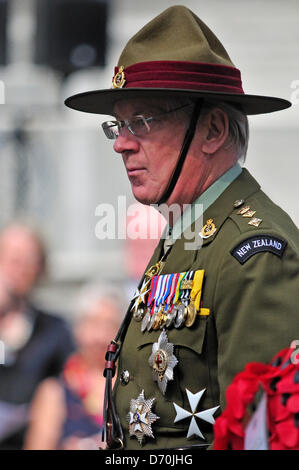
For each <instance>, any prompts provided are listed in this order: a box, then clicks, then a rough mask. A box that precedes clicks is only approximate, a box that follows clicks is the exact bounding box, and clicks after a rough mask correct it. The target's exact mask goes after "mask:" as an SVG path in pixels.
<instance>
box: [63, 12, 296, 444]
mask: <svg viewBox="0 0 299 470" xmlns="http://www.w3.org/2000/svg"><path fill="white" fill-rule="evenodd" d="M66 104H67V105H68V106H70V107H71V108H74V109H77V110H81V111H86V112H91V113H99V114H101V113H102V114H111V115H113V116H114V120H111V121H108V122H105V123H103V130H104V132H105V134H106V136H107V137H108V138H109V139H114V140H115V142H114V150H115V151H116V152H118V153H119V154H121V156H122V159H123V162H124V165H125V167H126V170H127V174H128V178H129V180H130V183H131V187H132V191H133V194H134V196H135V198H136V199H137V200H138V201H140V202H142V203H144V204H160V205H161V203H165V204H166V205H167V206H168V207H170V206H171V205H173V204H176V207H179V208H180V212H179V213H178V212H177V211H176V213H175V216H174V217H173V218H172V219H170V221H169V222H170V223H169V227H168V228H169V230H168V235H169V236H167V237H162V239H161V241H160V242H159V244H158V246H157V248H156V250H155V252H154V254H153V257H152V259H151V261H150V263H149V266H148V269H147V271H146V273H145V275H144V277H143V279H142V280H141V282H140V285H139V289H138V290H137V292H136V295H135V296H134V299H133V301H132V303H131V305H130V307H129V309H128V313H127V315H126V317H125V319H124V321H123V324H122V325H121V328H120V330H119V333H118V335H117V336H116V338H115V340H114V341H113V342H112V343H111V345H110V346H109V347H108V353H107V363H106V370H105V375H106V378H107V387H106V415H107V416H106V418H107V431H108V433H107V443H108V447H110V448H120V447H124V448H125V449H138V448H140V445H142V446H143V447H142V448H143V449H146V450H148V449H149V450H150V449H166V448H181V447H186V446H197V447H200V446H204V445H206V444H211V443H212V441H213V430H212V426H211V424H213V423H214V418H215V417H216V416H217V414H219V412H220V411H221V409H223V408H224V406H225V391H226V388H227V386H228V385H229V383H230V382H231V381H232V379H233V377H234V376H235V374H236V373H237V372H239V371H240V370H242V369H243V368H244V366H245V364H246V363H248V362H251V361H262V362H268V361H269V360H270V359H271V357H272V356H273V355H274V354H275V353H276V352H278V351H279V350H280V349H281V348H283V347H287V346H289V345H290V343H291V341H292V340H293V339H295V338H296V337H297V336H298V334H299V331H298V308H297V295H298V286H299V258H298V254H299V235H298V230H297V228H296V227H295V225H294V224H293V223H292V221H291V220H290V218H289V217H288V216H287V215H286V214H285V213H284V212H283V211H282V210H281V209H280V208H278V207H277V206H276V205H275V204H274V203H273V202H272V201H271V200H270V199H269V198H268V197H267V196H266V195H265V194H264V193H263V191H262V190H261V188H260V185H259V184H258V183H257V182H256V181H255V179H254V178H253V177H252V176H251V175H250V174H249V172H248V171H247V170H246V169H244V168H243V169H242V168H241V166H240V164H239V161H240V160H242V159H244V157H245V155H246V149H247V143H248V122H247V114H260V113H269V112H273V111H278V110H282V109H284V108H287V107H289V106H290V103H289V102H288V101H285V100H283V99H279V98H274V97H265V96H255V95H246V94H245V93H244V91H243V89H242V84H241V76H240V72H239V70H238V69H237V68H236V67H235V66H234V64H233V63H232V62H231V60H230V58H229V56H228V54H227V52H226V50H225V49H224V47H223V46H222V44H221V43H220V42H219V40H218V39H217V38H216V36H215V35H214V34H213V33H212V32H211V30H210V29H209V28H208V27H207V26H206V25H205V24H204V23H203V22H202V21H201V20H200V19H199V18H198V17H197V16H196V15H195V14H194V13H193V12H191V11H190V10H189V9H187V8H185V7H182V6H174V7H171V8H169V9H167V10H166V11H165V12H163V13H162V14H161V15H159V16H158V17H157V18H155V19H153V20H152V21H151V22H150V23H149V24H147V25H146V26H145V27H144V28H143V29H142V30H141V31H140V32H138V33H137V34H136V35H135V36H134V37H133V38H132V39H131V40H130V41H129V42H128V44H127V45H126V47H125V49H124V51H123V53H122V54H121V57H120V59H119V63H118V67H117V68H116V70H115V75H114V78H113V88H112V89H109V90H100V91H92V92H87V93H83V94H79V95H75V96H73V97H70V98H68V100H67V101H66ZM165 204H164V205H163V206H164V207H165ZM185 204H189V205H191V206H189V207H188V208H187V209H186V206H184V205H185ZM187 212H188V215H189V216H190V217H189V225H190V227H186V217H185V216H186V213H187ZM201 219H202V221H203V224H202V226H201V227H200V229H198V224H197V222H198V220H201ZM187 232H188V233H189V235H190V233H191V234H192V233H193V234H194V243H193V245H192V247H191V249H190V246H188V249H187V244H186V242H187V241H188V240H189V238H190V237H189V235H188V237H187V236H186V233H187ZM164 238H166V239H164ZM116 359H118V378H117V381H116V385H115V387H114V390H113V394H112V392H111V378H112V376H113V373H114V368H115V361H116Z"/></svg>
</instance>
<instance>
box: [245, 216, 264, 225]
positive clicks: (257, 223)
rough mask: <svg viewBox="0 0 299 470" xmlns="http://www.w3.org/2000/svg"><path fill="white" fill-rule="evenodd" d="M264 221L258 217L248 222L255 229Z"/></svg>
mask: <svg viewBox="0 0 299 470" xmlns="http://www.w3.org/2000/svg"><path fill="white" fill-rule="evenodd" d="M262 221H263V219H259V218H258V217H254V218H253V219H251V220H250V221H249V222H248V225H252V226H253V227H258V226H259V225H260V224H261V222H262Z"/></svg>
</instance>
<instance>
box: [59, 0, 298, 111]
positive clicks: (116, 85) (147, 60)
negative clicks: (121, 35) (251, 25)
mask: <svg viewBox="0 0 299 470" xmlns="http://www.w3.org/2000/svg"><path fill="white" fill-rule="evenodd" d="M176 96H186V98H192V99H194V100H196V99H198V98H206V99H208V100H216V101H225V102H228V103H231V104H234V105H237V106H238V107H239V108H241V109H242V110H243V111H244V112H245V113H246V114H262V113H270V112H273V111H279V110H282V109H285V108H288V107H289V106H291V103H290V102H289V101H287V100H284V99H281V98H275V97H269V96H259V95H247V94H245V93H244V91H243V88H242V81H241V73H240V71H239V70H238V69H237V68H236V67H235V65H234V64H233V62H232V61H231V59H230V57H229V55H228V53H227V52H226V50H225V48H224V47H223V45H222V44H221V42H220V41H219V39H218V38H217V37H216V36H215V34H214V33H213V32H212V31H211V30H210V29H209V28H208V27H207V26H206V24H205V23H204V22H203V21H202V20H201V19H200V18H198V17H197V16H196V15H195V14H194V13H193V12H192V11H191V10H189V9H188V8H186V7H184V6H172V7H170V8H168V9H167V10H165V11H164V12H163V13H161V14H160V15H159V16H157V17H156V18H154V19H153V20H152V21H150V22H149V23H148V24H147V25H145V26H144V27H143V28H142V29H141V30H140V31H139V32H138V33H137V34H136V35H135V36H133V37H132V39H130V40H129V42H128V43H127V45H126V47H125V48H124V50H123V52H122V54H121V56H120V59H119V62H118V65H117V67H116V68H115V71H114V76H113V79H112V88H110V89H106V90H95V91H89V92H86V93H80V94H77V95H74V96H71V97H70V98H68V99H67V100H66V101H65V104H66V105H67V106H68V107H70V108H73V109H76V110H78V111H85V112H88V113H96V114H113V108H114V105H115V103H116V102H117V101H119V100H120V99H131V98H148V97H150V98H153V97H156V98H170V97H176Z"/></svg>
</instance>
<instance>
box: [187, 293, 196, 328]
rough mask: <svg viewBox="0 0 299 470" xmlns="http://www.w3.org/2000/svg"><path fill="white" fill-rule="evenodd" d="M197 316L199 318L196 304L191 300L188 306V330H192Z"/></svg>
mask: <svg viewBox="0 0 299 470" xmlns="http://www.w3.org/2000/svg"><path fill="white" fill-rule="evenodd" d="M196 316H197V310H196V307H195V305H194V302H193V301H192V300H191V302H190V303H189V305H188V306H187V318H186V321H185V325H186V326H187V327H188V328H190V326H192V325H193V324H194V322H195V319H196Z"/></svg>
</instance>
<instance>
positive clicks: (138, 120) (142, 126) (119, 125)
mask: <svg viewBox="0 0 299 470" xmlns="http://www.w3.org/2000/svg"><path fill="white" fill-rule="evenodd" d="M190 105H191V103H190V104H184V105H183V106H180V107H179V108H174V109H171V110H170V111H166V112H164V113H161V114H157V115H156V116H154V117H153V116H151V117H148V118H146V117H144V116H143V115H142V114H139V115H137V116H134V117H133V118H132V119H125V120H123V121H106V122H103V123H102V129H103V131H104V133H105V135H106V137H107V138H108V139H117V137H119V135H120V133H121V130H122V129H123V128H124V127H126V128H127V129H128V130H129V131H130V132H131V134H133V135H135V136H136V137H143V136H145V135H147V134H148V133H149V132H150V131H151V126H150V123H152V122H153V121H155V120H156V119H157V118H159V117H161V116H165V115H166V114H170V113H173V112H175V111H178V110H179V109H183V108H186V107H187V106H190Z"/></svg>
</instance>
